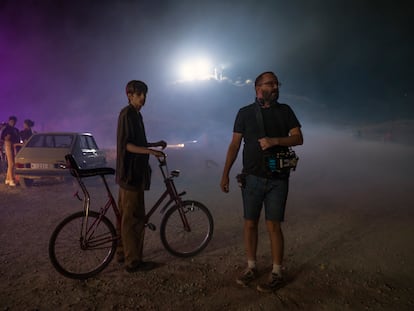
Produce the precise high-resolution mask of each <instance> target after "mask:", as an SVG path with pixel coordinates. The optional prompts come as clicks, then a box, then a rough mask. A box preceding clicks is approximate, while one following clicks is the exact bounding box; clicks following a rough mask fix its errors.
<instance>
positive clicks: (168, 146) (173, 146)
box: [167, 144, 184, 149]
mask: <svg viewBox="0 0 414 311" xmlns="http://www.w3.org/2000/svg"><path fill="white" fill-rule="evenodd" d="M167 148H174V149H176V148H184V144H175V145H167Z"/></svg>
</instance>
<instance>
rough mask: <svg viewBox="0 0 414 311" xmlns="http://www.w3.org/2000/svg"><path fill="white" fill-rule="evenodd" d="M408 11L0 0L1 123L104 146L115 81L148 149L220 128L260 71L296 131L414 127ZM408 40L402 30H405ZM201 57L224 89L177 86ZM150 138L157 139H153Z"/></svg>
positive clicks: (404, 5)
mask: <svg viewBox="0 0 414 311" xmlns="http://www.w3.org/2000/svg"><path fill="white" fill-rule="evenodd" d="M413 7H414V5H412V1H398V0H397V1H383V0H377V1H364V0H347V1H342V0H340V1H336V0H325V1H322V0H309V1H305V0H303V1H299V0H293V1H291V0H290V1H279V0H273V1H257V0H256V1H250V0H249V1H225V0H222V1H196V0H193V1H187V0H186V1H178V0H177V1H172V0H170V1H167V0H165V1H162V0H152V1H86V0H85V1H69V0H66V1H59V0H42V1H41V0H39V1H29V0H27V1H23V0H0V102H1V108H0V118H1V119H2V120H3V121H6V120H7V118H8V116H9V115H16V116H17V117H18V119H19V121H18V124H17V127H18V128H22V126H23V120H24V119H26V118H30V119H33V120H34V121H35V123H36V125H35V127H34V129H35V130H37V131H49V130H53V131H63V130H70V131H72V130H73V131H91V132H92V133H94V134H95V136H97V139H98V144H100V145H104V146H110V145H113V144H114V142H115V128H116V120H117V116H118V113H119V111H120V109H121V108H122V107H123V106H124V105H125V104H126V96H125V94H124V87H125V84H126V83H127V82H128V81H129V80H132V79H139V80H143V81H145V82H147V84H148V85H149V94H148V99H147V105H146V106H145V107H144V109H143V110H142V112H143V114H144V118H145V122H146V126H147V132H149V133H148V136H149V137H150V138H152V137H154V139H157V138H168V139H169V140H176V141H180V140H186V139H193V138H195V137H196V136H200V135H201V136H202V135H203V134H205V132H206V131H208V132H209V133H213V134H214V132H213V131H214V130H217V129H221V128H223V129H224V130H225V131H229V132H230V133H229V135H231V129H232V125H233V121H234V117H235V114H236V113H237V110H238V109H239V108H240V107H241V106H243V105H245V104H248V103H250V102H252V100H253V99H254V90H253V86H252V84H251V80H254V78H255V77H256V76H257V75H258V74H259V73H261V72H263V71H268V70H272V71H275V72H276V73H277V75H278V76H279V79H280V81H281V82H282V84H283V85H282V88H281V97H280V101H281V102H286V103H288V104H290V105H291V106H292V108H293V109H294V110H295V112H296V113H297V115H298V117H299V119H300V120H301V122H302V124H303V126H304V127H305V128H306V127H310V126H313V125H315V124H319V123H327V124H329V123H337V124H354V123H355V124H356V123H361V122H367V123H368V122H379V121H384V120H385V121H386V120H394V119H413V118H414V107H413V103H412V98H413V96H414V92H413V80H414V79H413V75H414V69H413V68H414V61H413V55H414V53H413V52H414V51H413V36H412V29H414V27H413V22H412V16H414V14H413V13H414V10H413ZM410 31H411V32H410ZM197 57H203V58H207V59H209V60H210V62H211V64H212V66H213V67H214V68H216V69H217V68H218V69H219V70H220V72H221V73H222V79H213V78H212V79H209V80H202V81H182V80H181V78H180V76H179V70H178V69H179V66H180V64H182V63H184V62H186V61H189V60H190V59H193V58H197ZM160 135H161V136H162V137H158V136H160Z"/></svg>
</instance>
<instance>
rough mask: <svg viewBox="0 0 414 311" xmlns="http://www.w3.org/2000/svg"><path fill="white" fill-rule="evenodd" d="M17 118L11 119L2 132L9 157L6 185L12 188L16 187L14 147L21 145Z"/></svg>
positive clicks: (12, 117) (2, 138)
mask: <svg viewBox="0 0 414 311" xmlns="http://www.w3.org/2000/svg"><path fill="white" fill-rule="evenodd" d="M16 123H17V118H16V117H15V116H11V117H9V122H8V123H7V125H6V126H5V127H4V128H3V131H2V132H1V140H2V141H4V149H5V151H6V157H7V174H6V181H5V183H6V185H9V186H11V187H15V186H16V181H15V176H14V156H15V152H14V146H15V144H18V143H20V137H19V130H18V129H17V128H16V127H15V126H16Z"/></svg>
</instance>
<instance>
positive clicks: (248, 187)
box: [242, 175, 289, 222]
mask: <svg viewBox="0 0 414 311" xmlns="http://www.w3.org/2000/svg"><path fill="white" fill-rule="evenodd" d="M288 191H289V180H288V179H267V178H262V177H257V176H254V175H247V176H246V184H245V187H244V188H242V197H243V208H244V218H245V219H248V220H258V219H259V218H260V212H261V210H262V207H263V204H264V207H265V218H266V220H272V221H279V222H282V221H283V220H284V219H285V206H286V200H287V196H288Z"/></svg>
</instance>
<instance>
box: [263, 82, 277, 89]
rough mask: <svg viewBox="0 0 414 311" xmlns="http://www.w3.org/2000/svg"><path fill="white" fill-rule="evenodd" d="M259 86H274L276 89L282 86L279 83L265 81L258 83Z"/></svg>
mask: <svg viewBox="0 0 414 311" xmlns="http://www.w3.org/2000/svg"><path fill="white" fill-rule="evenodd" d="M260 85H266V86H271V87H273V86H276V87H277V88H280V87H281V86H282V83H280V82H279V81H266V82H262V83H260Z"/></svg>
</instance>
